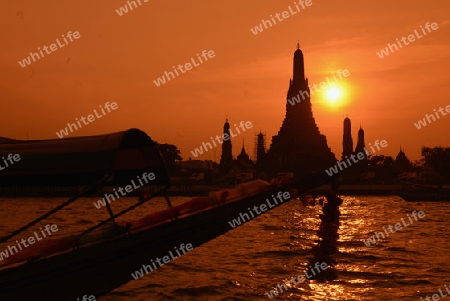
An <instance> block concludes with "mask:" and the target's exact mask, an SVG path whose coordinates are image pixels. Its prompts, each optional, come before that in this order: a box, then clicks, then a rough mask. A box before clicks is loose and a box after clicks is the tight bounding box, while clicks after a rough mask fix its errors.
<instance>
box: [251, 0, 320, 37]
mask: <svg viewBox="0 0 450 301" xmlns="http://www.w3.org/2000/svg"><path fill="white" fill-rule="evenodd" d="M305 4H306V7H308V6H311V5H312V0H306V1H303V0H300V1H298V4H297V2H294V5H295V8H296V9H297V11H295V10H292V7H291V6H290V5H289V6H288V8H289V11H287V10H285V11H283V12H282V13H281V14H280V13H276V14H275V17H276V18H277V20H278V21H280V22H281V21H283V20H285V19H287V18H289V17H290V16H293V15H295V14H297V13H299V12H300V7H299V5H300V6H301V7H302V10H304V9H305V8H306V7H305ZM289 13H290V14H289ZM280 15H281V18H280ZM270 18H271V19H272V22H273V25H275V24H277V22H276V21H275V19H274V17H273V16H272V15H270ZM261 22H262V23H261V24H260V25H258V26H255V27H254V28H250V31H251V32H252V33H253V34H254V35H257V34H258V33H260V32H263V30H264V28H265V29H268V28H269V27H272V22H270V20H264V19H263V20H261ZM267 24H268V25H269V27H267ZM263 25H264V28H263Z"/></svg>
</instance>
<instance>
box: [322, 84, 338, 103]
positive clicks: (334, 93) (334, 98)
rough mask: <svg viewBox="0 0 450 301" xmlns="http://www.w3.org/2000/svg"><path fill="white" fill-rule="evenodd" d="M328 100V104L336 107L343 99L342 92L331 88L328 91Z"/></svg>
mask: <svg viewBox="0 0 450 301" xmlns="http://www.w3.org/2000/svg"><path fill="white" fill-rule="evenodd" d="M325 94H326V99H327V102H328V104H330V105H336V104H338V103H339V100H340V99H341V98H342V92H341V90H340V89H339V88H337V87H330V88H329V89H328V90H327V91H326V93H325Z"/></svg>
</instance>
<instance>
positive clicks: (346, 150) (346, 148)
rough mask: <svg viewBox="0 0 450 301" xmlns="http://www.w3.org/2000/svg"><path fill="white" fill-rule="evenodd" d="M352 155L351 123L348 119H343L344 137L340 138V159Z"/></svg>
mask: <svg viewBox="0 0 450 301" xmlns="http://www.w3.org/2000/svg"><path fill="white" fill-rule="evenodd" d="M352 153H353V139H352V123H351V121H350V118H348V117H346V118H345V119H344V137H343V138H342V159H344V158H345V156H348V157H350V155H351V154H352Z"/></svg>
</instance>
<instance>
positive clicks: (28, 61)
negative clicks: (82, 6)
mask: <svg viewBox="0 0 450 301" xmlns="http://www.w3.org/2000/svg"><path fill="white" fill-rule="evenodd" d="M62 37H63V40H64V42H66V44H61V42H59V38H58V39H56V42H57V43H58V46H59V48H58V47H56V44H51V45H50V47H47V45H45V46H44V47H42V48H43V50H44V51H45V53H46V54H50V53H52V51H53V52H55V51H56V50H58V49H61V48H63V47H64V46H66V45H67V44H69V42H67V40H66V37H65V36H64V35H62ZM72 37H73V38H74V39H75V40H77V39H79V38H80V37H81V36H80V33H79V32H78V31H74V32H73V34H72V32H71V31H69V32H68V33H67V38H68V39H69V40H70V41H71V42H73V39H72ZM49 48H50V50H51V51H49V50H48V49H49ZM38 51H39V53H40V54H41V55H40V56H39V53H37V52H35V53H33V52H30V55H29V56H28V57H27V58H26V59H23V60H22V61H21V62H19V65H20V66H21V67H22V68H25V67H26V66H28V65H31V59H33V62H36V59H35V58H36V57H37V59H38V60H40V59H41V57H44V53H43V52H42V50H41V47H38Z"/></svg>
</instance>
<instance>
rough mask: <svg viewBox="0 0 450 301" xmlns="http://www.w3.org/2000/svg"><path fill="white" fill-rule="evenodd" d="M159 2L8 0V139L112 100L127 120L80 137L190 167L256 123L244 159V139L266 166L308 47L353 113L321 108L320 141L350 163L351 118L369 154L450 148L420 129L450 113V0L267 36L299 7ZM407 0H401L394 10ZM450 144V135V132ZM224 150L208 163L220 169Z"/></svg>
mask: <svg viewBox="0 0 450 301" xmlns="http://www.w3.org/2000/svg"><path fill="white" fill-rule="evenodd" d="M193 2H194V3H190V2H187V1H180V3H176V2H175V3H174V2H172V1H160V0H150V1H148V2H146V3H145V2H144V0H141V3H142V6H140V7H138V8H135V9H134V10H133V11H130V12H129V13H127V14H124V15H123V16H119V15H118V14H117V13H116V11H115V10H116V9H118V8H119V7H121V6H123V5H125V4H126V1H123V0H110V1H105V0H103V1H87V0H78V1H56V0H48V1H45V4H42V3H41V2H36V1H31V0H3V1H2V3H1V4H0V7H1V10H0V23H1V27H0V28H1V29H0V31H1V35H0V36H1V37H2V45H3V47H1V49H0V54H1V55H0V64H1V72H0V75H1V78H0V80H1V81H0V93H1V94H0V95H1V102H2V110H1V111H2V118H0V127H1V129H2V130H1V133H0V136H6V137H12V138H17V139H26V137H27V132H28V133H29V138H30V139H53V138H57V136H56V132H57V131H59V130H61V129H62V128H64V127H65V126H66V125H67V123H68V122H74V121H75V118H80V117H81V116H87V115H89V114H91V113H92V112H93V110H94V109H96V108H98V106H99V105H104V104H105V103H106V102H108V101H109V102H113V101H114V102H116V103H117V104H118V109H117V110H115V111H112V112H111V113H109V114H107V115H106V116H104V117H103V118H102V119H98V120H96V121H94V122H92V123H90V124H88V125H85V126H83V127H82V128H81V129H79V130H78V131H76V132H74V133H73V134H71V136H79V135H94V134H104V133H109V132H115V131H120V130H124V129H127V128H132V127H134V128H139V129H142V130H144V131H145V132H146V133H147V134H148V135H149V136H150V137H152V138H153V139H155V140H157V141H158V142H162V143H164V142H166V143H172V144H175V145H177V146H178V147H179V148H180V149H181V151H182V157H183V158H184V159H187V158H189V157H193V156H192V155H191V154H190V151H191V150H193V149H194V148H196V147H198V146H200V145H201V143H202V142H208V141H210V138H209V137H210V136H215V135H220V134H221V133H222V129H223V122H224V120H225V117H226V116H228V118H229V120H230V123H232V124H233V123H239V122H240V121H242V120H243V121H251V122H252V123H253V125H254V127H253V129H251V130H249V131H247V132H245V133H244V134H243V135H239V136H238V137H236V138H233V139H232V143H233V153H234V154H235V155H237V154H238V153H239V151H240V149H241V146H242V138H245V141H246V142H245V143H246V146H247V147H246V148H247V151H248V153H249V154H250V155H251V156H252V155H253V141H254V134H255V133H256V132H257V131H259V130H260V129H261V130H262V131H263V132H265V133H267V142H268V145H267V146H269V145H270V142H271V137H272V135H274V134H276V133H277V131H278V129H279V127H280V125H281V122H282V120H283V118H284V113H285V103H286V92H287V89H288V84H289V78H290V77H291V76H292V59H293V52H294V50H295V44H296V43H297V39H300V44H301V49H302V50H303V53H304V55H305V65H306V67H305V69H306V70H305V71H306V76H307V77H308V78H309V82H310V85H311V84H313V83H317V84H319V83H320V82H321V81H323V80H324V79H325V77H326V76H330V75H331V73H332V72H335V71H337V70H338V69H342V70H344V69H348V70H349V71H350V74H351V75H350V76H349V77H348V78H346V79H345V81H342V82H341V84H343V85H345V87H346V90H345V92H346V97H345V99H344V100H345V102H343V104H342V106H340V107H339V108H334V109H333V108H330V107H329V106H327V105H326V103H325V102H324V99H323V97H322V95H314V96H313V98H312V100H311V101H312V106H313V112H314V116H315V119H316V123H317V125H318V126H319V129H320V131H321V132H322V133H323V134H325V135H326V136H327V141H328V144H329V146H330V147H331V149H332V151H333V152H334V153H335V154H336V156H337V157H339V158H340V155H341V152H342V142H341V141H342V126H343V119H344V118H345V116H346V114H348V116H349V117H350V118H351V120H352V125H353V139H354V144H355V145H356V131H357V129H358V127H359V124H360V123H361V124H362V126H363V128H364V130H365V132H366V145H367V144H368V143H369V142H370V143H373V142H374V141H375V140H377V139H378V140H387V142H388V147H387V148H385V149H383V154H386V155H392V156H395V155H396V154H397V153H398V149H399V146H400V145H402V146H403V147H404V148H405V149H406V153H407V155H408V156H409V157H410V158H411V159H418V158H419V157H420V147H421V146H422V145H428V146H434V145H442V146H450V145H449V144H450V143H449V139H448V134H447V133H448V131H449V128H450V116H447V117H441V119H440V120H437V121H435V122H433V123H431V124H429V125H428V126H426V127H425V128H422V129H420V130H418V129H417V128H416V127H415V126H414V124H413V123H414V122H417V121H418V120H419V119H423V118H424V115H425V114H431V113H433V109H438V108H439V107H445V106H447V105H450V97H449V96H448V95H449V89H450V87H449V85H448V82H449V78H450V76H449V74H448V73H447V72H448V71H447V70H450V44H449V43H450V39H449V37H450V34H449V29H450V17H449V16H448V12H449V11H450V2H448V1H446V0H436V1H430V2H426V1H418V0H408V1H403V0H402V1H385V0H382V1H375V2H373V1H371V2H368V1H364V2H362V1H356V0H347V1H345V0H344V1H330V0H326V1H318V0H313V5H312V6H310V7H307V8H306V9H304V10H303V11H301V12H299V13H297V14H295V15H293V16H290V17H289V18H288V19H286V20H283V21H281V22H277V23H278V24H276V25H274V26H273V27H271V28H269V29H266V30H264V31H263V32H262V33H259V34H258V35H254V34H252V33H251V31H250V28H253V27H255V26H257V25H259V24H260V22H261V19H266V20H267V19H269V15H270V14H272V15H274V14H275V13H277V12H278V13H282V12H283V11H284V10H287V8H288V6H289V5H291V6H292V7H293V6H294V0H292V1H286V0H278V1H268V0H259V1H253V0H246V1H241V0H239V1H237V0H230V1H193ZM392 2H394V3H392ZM426 22H437V23H438V25H439V29H437V30H436V31H432V32H431V33H429V34H428V35H427V36H424V37H423V38H421V39H420V40H416V41H415V42H413V43H411V44H410V45H408V46H403V48H402V49H400V50H398V51H396V52H394V53H391V54H390V55H389V56H388V57H385V58H383V59H380V58H379V57H378V56H377V55H376V52H377V51H380V50H381V49H382V48H385V47H386V46H387V43H394V42H395V39H396V38H399V39H400V38H401V37H402V36H407V35H409V34H412V33H413V32H414V30H415V29H420V25H424V24H425V23H426ZM68 31H78V32H79V33H80V36H81V37H80V38H79V39H78V40H74V41H73V42H70V43H69V44H68V45H66V46H65V47H64V48H61V49H58V50H57V51H56V52H54V53H51V54H46V55H45V57H43V58H41V59H40V60H37V61H36V62H33V63H31V65H30V66H27V67H25V68H22V67H21V66H20V65H19V64H18V61H21V60H22V59H24V58H26V57H27V56H28V55H29V53H30V52H31V51H33V52H36V51H37V48H38V47H41V49H42V47H43V46H44V45H47V46H49V45H50V44H52V43H55V40H56V39H57V38H60V37H61V35H63V34H64V35H66V34H67V32H68ZM203 50H213V51H214V52H215V57H214V58H212V59H209V60H208V61H207V62H205V63H203V64H202V65H200V66H198V67H196V68H193V70H190V71H187V72H186V73H185V74H182V75H180V76H179V77H176V78H175V79H173V80H171V81H169V82H168V83H166V84H164V85H162V86H161V87H156V86H155V85H154V84H153V80H155V79H156V78H158V77H160V76H162V75H163V73H164V72H165V71H172V66H173V65H178V64H185V63H187V62H189V61H190V59H191V58H192V57H196V53H201V51H203ZM444 133H445V134H446V135H444ZM220 154H221V150H220V148H217V149H216V150H215V152H214V151H208V152H207V153H205V154H204V155H202V156H199V157H198V158H197V159H214V158H215V159H216V160H219V159H220Z"/></svg>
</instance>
